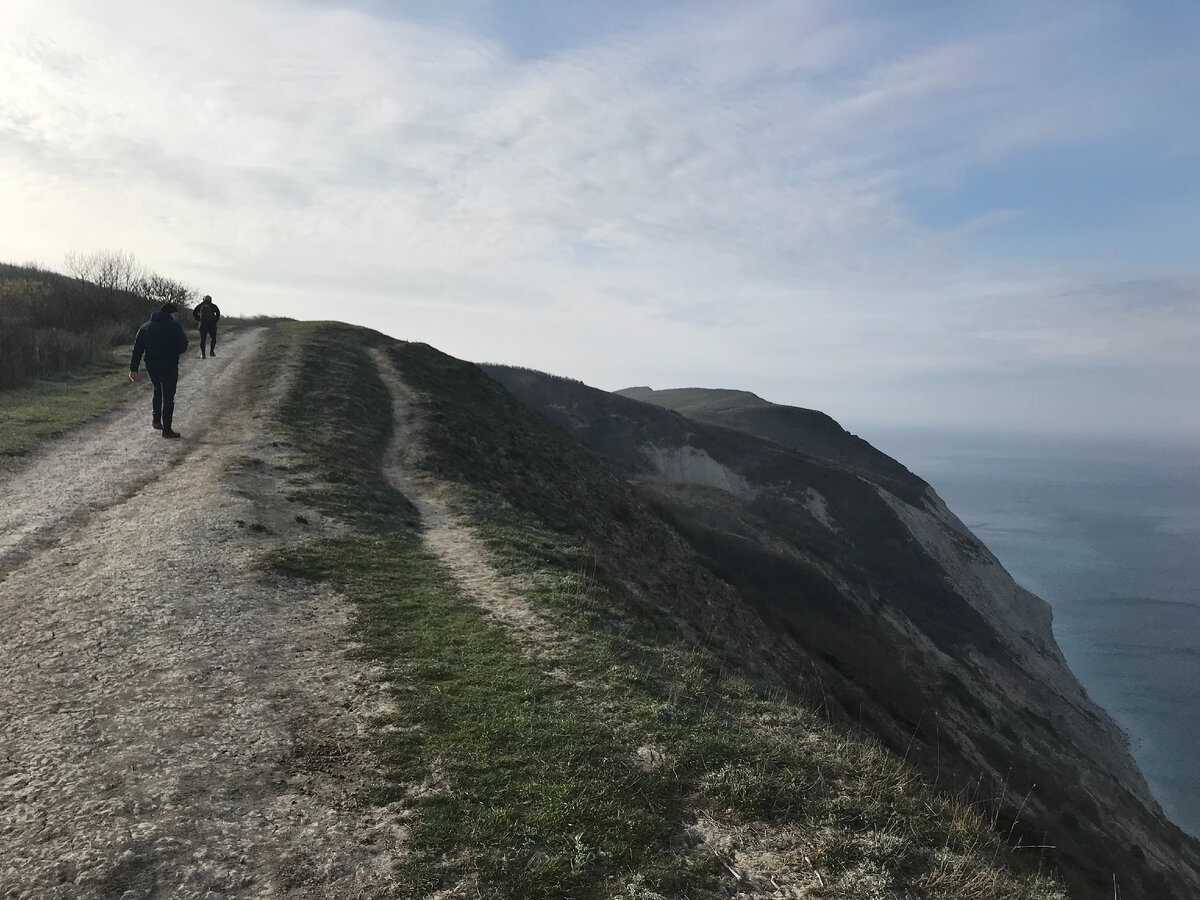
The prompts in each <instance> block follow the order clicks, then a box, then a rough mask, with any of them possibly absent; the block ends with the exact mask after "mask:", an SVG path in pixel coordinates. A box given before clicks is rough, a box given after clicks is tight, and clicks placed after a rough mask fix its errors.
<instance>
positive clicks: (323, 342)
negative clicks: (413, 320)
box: [263, 324, 1058, 900]
mask: <svg viewBox="0 0 1200 900" xmlns="http://www.w3.org/2000/svg"><path fill="white" fill-rule="evenodd" d="M380 346H382V347H388V348H389V350H390V353H391V355H392V358H393V359H394V360H395V361H396V363H397V367H398V368H399V370H400V371H401V373H402V374H403V375H404V377H405V379H406V381H407V382H408V383H409V385H410V386H412V387H414V388H415V389H417V390H418V391H420V392H423V393H424V395H425V396H424V398H423V399H421V400H419V403H420V405H421V408H422V412H423V414H424V416H425V421H426V424H427V429H426V433H425V437H426V440H427V441H428V444H429V449H430V450H431V453H430V455H429V456H428V457H427V458H426V461H425V465H426V466H427V469H428V471H429V472H430V473H431V474H433V475H435V476H437V477H438V478H441V479H443V480H446V481H449V482H451V483H453V484H455V485H457V487H458V489H459V496H460V507H459V508H460V511H461V512H462V513H464V514H466V515H468V516H470V518H471V519H473V520H474V521H475V522H476V524H477V526H478V530H479V533H480V534H481V536H482V537H483V538H484V539H485V541H486V543H487V545H488V547H489V548H490V550H491V551H492V553H493V556H494V560H495V563H496V565H497V566H498V567H499V568H501V569H503V570H505V571H508V572H513V573H519V574H521V575H522V576H523V577H524V578H525V579H526V580H527V581H528V583H529V584H530V588H529V590H528V593H527V597H526V599H527V600H528V602H529V603H530V604H531V605H533V606H534V607H535V608H536V609H537V610H539V611H540V613H541V614H542V615H543V616H544V617H545V618H546V619H547V620H548V621H549V622H551V623H552V625H553V629H554V631H555V633H556V634H557V635H558V637H557V638H556V639H552V640H551V641H550V643H549V644H547V645H542V646H531V645H529V644H527V643H522V642H521V639H518V638H516V637H514V636H513V635H511V634H510V633H508V632H507V631H505V630H504V629H503V628H502V627H501V626H499V625H497V624H496V623H495V621H494V620H492V619H490V618H488V617H487V616H486V615H485V613H484V612H483V611H482V610H481V609H480V607H479V606H478V605H477V604H476V603H475V602H474V601H473V600H472V598H470V597H466V596H464V595H463V594H462V593H461V592H460V591H459V590H458V589H457V588H456V587H455V586H454V584H453V582H452V579H451V578H450V576H449V575H448V573H447V572H446V571H445V569H444V568H443V567H442V566H441V564H440V563H439V561H438V560H437V559H436V558H434V557H432V556H430V555H429V554H428V553H426V552H424V551H423V550H422V549H421V546H420V542H419V540H418V536H417V532H416V527H417V519H416V516H415V511H414V509H413V507H412V506H411V504H410V503H408V501H407V500H405V499H404V498H403V497H401V496H400V495H398V494H397V493H396V492H395V491H393V490H392V489H391V488H390V487H389V486H387V484H386V483H385V481H384V480H383V478H382V476H381V472H380V464H381V460H382V455H383V451H384V448H385V447H386V444H387V441H388V438H389V436H390V433H391V428H392V422H391V413H390V410H391V399H390V397H389V395H388V392H387V389H386V387H385V385H384V384H383V383H382V381H381V380H380V379H379V377H378V374H377V372H376V370H375V367H374V365H373V362H372V360H371V357H370V355H369V352H368V351H369V350H370V349H371V348H372V347H380ZM271 348H274V350H275V351H276V353H275V354H274V355H275V356H278V355H279V354H280V353H282V352H284V351H286V352H288V353H295V354H300V355H301V357H302V359H303V360H304V363H305V364H304V365H303V366H302V367H301V369H300V371H299V373H298V376H297V379H296V382H295V384H294V385H293V388H292V390H291V392H290V395H289V397H288V398H287V400H286V401H285V403H284V404H283V406H282V408H281V422H280V423H279V424H278V426H277V427H278V429H279V432H280V434H281V435H283V436H284V437H285V438H286V439H287V441H288V442H289V443H290V444H292V445H293V446H294V448H295V449H296V450H297V451H298V452H299V454H300V456H301V462H300V465H299V467H298V468H297V469H296V471H295V475H296V483H295V484H294V486H293V489H294V490H295V491H296V492H297V493H299V494H300V495H302V496H303V497H304V498H305V499H306V500H307V501H308V502H310V503H313V504H315V505H317V506H318V507H319V508H321V509H323V510H325V511H326V512H327V513H331V514H334V515H337V516H339V517H340V518H341V519H342V520H343V521H345V522H346V523H347V524H348V525H349V526H350V528H351V531H350V533H349V534H347V535H346V536H344V537H342V538H338V539H335V540H325V541H319V542H314V543H310V544H307V545H303V546H297V547H292V548H289V549H286V550H284V551H281V552H278V553H276V554H275V555H273V556H272V557H271V560H270V563H271V565H272V566H274V567H275V568H276V569H277V570H278V571H281V572H284V573H287V574H289V575H292V576H296V577H304V578H309V579H314V580H322V581H326V582H329V583H331V584H333V585H335V586H336V587H337V588H338V589H339V591H341V592H342V593H343V594H344V595H345V596H347V597H349V598H351V599H352V600H353V601H354V602H355V603H356V604H357V608H358V614H357V617H356V624H355V629H356V631H357V637H358V639H359V640H360V642H361V645H362V649H361V650H360V651H356V652H358V653H360V654H361V655H362V656H363V657H364V658H366V659H369V660H370V661H372V662H373V663H374V664H376V665H378V666H380V667H382V669H383V670H384V672H385V673H386V674H385V676H384V677H385V679H386V680H387V681H388V682H389V683H390V685H391V688H390V690H391V694H392V700H393V704H392V706H391V707H390V710H389V711H388V712H387V713H385V714H380V715H378V716H377V718H376V720H375V721H374V725H375V726H376V728H375V737H374V740H375V742H376V747H377V750H378V752H379V755H380V759H381V761H382V763H383V764H384V767H385V771H386V773H387V777H386V783H385V784H382V785H380V786H379V788H378V790H377V792H376V796H375V797H374V799H375V800H376V801H377V802H380V803H389V802H392V801H396V800H403V801H404V802H405V804H406V805H407V806H409V808H410V809H411V810H412V813H413V819H412V822H411V826H412V832H411V837H410V844H409V846H408V848H407V849H406V852H405V854H404V855H403V857H402V861H401V870H400V871H401V874H402V876H403V878H404V879H405V885H404V890H405V892H406V895H412V896H422V895H424V894H426V893H429V892H432V891H433V890H436V889H438V888H440V887H445V886H449V885H452V884H454V883H455V882H456V881H457V880H459V879H461V878H464V877H469V876H472V875H478V876H479V891H480V894H481V896H485V897H497V898H499V897H535V898H536V897H544V898H552V897H562V898H609V897H615V896H621V897H643V898H649V897H653V896H656V895H663V896H670V897H691V898H702V897H715V896H719V895H720V894H719V890H723V888H721V887H720V885H721V882H722V880H723V879H724V880H725V881H728V875H727V872H726V870H725V866H724V863H722V862H721V861H720V860H719V859H718V858H717V856H716V855H715V852H714V851H712V850H711V849H709V848H706V847H704V846H697V845H696V838H695V837H694V834H693V833H692V832H691V829H690V826H691V825H692V824H693V822H694V821H695V817H696V816H697V815H704V816H708V817H711V818H713V819H715V820H717V821H719V822H720V823H722V827H728V828H730V829H736V828H740V827H743V826H749V825H755V824H756V823H757V825H760V826H761V825H765V826H767V827H770V828H774V829H777V830H778V831H779V833H784V832H786V833H790V834H793V835H794V836H795V842H794V843H795V848H794V849H795V853H797V854H799V853H801V852H802V855H803V856H804V857H805V858H806V860H807V861H809V862H811V864H812V865H814V866H815V867H816V869H817V870H818V871H820V872H821V873H822V878H823V879H824V884H825V887H826V890H825V892H824V894H823V896H826V897H831V898H832V897H855V898H858V897H862V898H870V897H885V896H898V895H900V894H902V893H905V892H907V893H908V894H910V895H912V896H926V897H941V898H947V900H949V898H952V897H953V898H979V900H983V898H988V900H1016V898H1044V900H1049V898H1053V897H1056V896H1058V895H1057V893H1056V891H1055V889H1054V888H1053V887H1052V886H1051V885H1049V884H1047V883H1045V882H1044V881H1042V880H1039V879H1038V878H1036V877H1034V876H1027V875H1010V874H1008V873H1006V872H1005V871H1004V870H1003V869H1002V868H997V867H996V865H994V863H995V862H996V861H997V860H999V861H1001V862H1004V861H1007V860H1009V856H1008V851H1007V849H1006V848H1005V847H1004V845H1003V842H1002V841H1001V840H1000V839H999V838H998V837H997V836H996V834H995V833H994V832H993V830H992V829H991V828H990V827H989V822H988V820H987V808H986V806H985V807H984V808H982V809H973V808H972V807H971V805H970V804H968V803H965V802H962V801H961V800H957V801H956V800H954V799H950V798H945V797H942V796H939V795H937V794H935V793H933V792H931V791H929V790H928V789H926V788H925V787H924V786H923V785H921V784H920V782H919V781H918V779H917V778H916V777H915V776H914V774H913V773H912V771H911V770H910V769H908V768H907V767H906V766H905V765H904V763H903V762H902V761H900V760H897V759H896V758H894V757H892V756H890V755H889V754H887V753H886V752H885V751H884V750H882V749H881V748H880V747H878V746H877V745H875V744H873V743H871V742H870V741H866V740H861V739H858V738H855V737H851V736H848V735H845V734H841V733H839V732H837V731H836V730H834V729H832V728H830V727H829V726H828V725H827V724H826V723H825V722H824V721H823V720H822V719H821V717H820V716H819V715H818V714H817V713H816V712H815V711H813V710H812V709H810V708H808V707H806V706H805V705H804V703H803V702H801V698H800V696H799V695H798V694H797V693H795V692H794V691H793V690H791V689H784V687H782V686H781V685H779V684H776V683H772V682H771V681H770V679H769V678H767V677H766V676H765V675H763V674H762V673H761V672H759V671H758V670H757V669H756V668H755V667H754V666H752V665H742V664H739V660H742V661H744V660H746V659H751V658H752V654H753V652H754V648H747V647H744V646H740V645H739V644H738V641H742V640H748V639H749V638H748V636H747V633H745V632H742V633H739V632H737V630H736V629H732V628H731V629H730V630H729V632H728V633H719V632H718V630H717V627H716V624H715V623H718V622H719V621H721V620H720V619H719V618H715V617H714V616H715V614H714V613H712V612H711V611H708V612H706V611H705V610H706V609H707V606H708V605H710V601H709V600H708V599H706V596H705V591H709V590H712V589H713V584H712V582H711V581H708V580H705V579H704V578H701V577H700V576H697V575H695V574H694V573H693V572H692V570H691V569H688V568H687V567H686V566H685V565H684V563H683V562H680V561H679V559H675V558H672V557H671V555H670V553H669V552H668V551H669V549H670V547H671V546H672V545H671V541H670V536H669V535H668V534H666V533H665V532H664V531H663V530H662V526H661V524H657V525H656V524H655V520H653V518H652V517H651V516H650V514H649V513H648V512H647V511H646V510H644V509H643V508H641V507H639V505H638V504H637V502H636V501H635V500H634V499H633V498H631V497H630V496H629V494H628V493H627V492H626V491H625V490H624V489H623V487H622V485H621V484H620V483H619V482H618V481H617V480H616V479H615V478H614V477H613V476H612V475H611V473H609V472H608V471H607V470H606V469H605V468H604V467H603V466H602V465H601V464H600V463H599V462H598V461H596V460H595V459H594V458H592V457H591V456H590V455H588V454H586V453H584V452H583V451H581V450H580V449H579V448H578V447H577V446H575V445H573V444H572V443H571V442H570V441H569V440H568V439H566V438H565V437H564V436H562V435H561V434H560V433H559V432H557V431H555V430H554V429H552V428H551V427H550V426H549V425H548V424H547V423H545V422H543V421H541V420H540V419H538V418H536V417H533V418H530V415H531V414H529V413H528V412H527V411H523V408H521V407H518V406H516V405H515V401H512V400H511V397H509V396H508V395H507V394H506V393H504V392H500V394H497V393H496V391H497V390H498V389H497V388H495V387H494V383H493V382H491V381H490V379H487V378H486V376H482V373H479V372H478V370H476V369H473V367H469V366H467V365H465V364H462V363H459V362H457V361H454V360H450V358H449V357H445V356H443V355H441V354H438V353H437V352H436V351H433V350H432V349H431V348H427V347H423V346H421V345H399V344H390V343H389V342H388V341H387V339H386V338H384V337H383V336H381V335H376V334H374V333H371V332H366V331H364V330H362V329H354V328H350V327H348V326H341V325H330V324H304V325H300V324H293V325H286V326H281V327H279V328H277V329H275V330H274V331H273V333H272V334H271V335H270V337H269V338H268V350H269V351H270V349H271ZM272 355H273V354H272V353H271V352H268V353H267V354H264V359H268V360H269V359H271V358H272ZM263 365H268V363H266V362H264V363H263ZM481 378H482V380H480V379H481ZM656 562H657V563H658V564H659V568H658V569H657V570H653V571H647V570H646V569H647V567H650V566H654V565H655V564H656ZM631 584H633V585H640V586H641V587H640V588H639V587H631V586H630V585H631ZM725 612H726V613H728V611H725ZM642 747H655V748H659V749H661V751H662V753H663V756H662V757H661V759H660V761H659V763H658V764H657V765H654V766H643V765H639V764H638V762H637V751H638V749H639V748H642ZM888 892H891V893H888Z"/></svg>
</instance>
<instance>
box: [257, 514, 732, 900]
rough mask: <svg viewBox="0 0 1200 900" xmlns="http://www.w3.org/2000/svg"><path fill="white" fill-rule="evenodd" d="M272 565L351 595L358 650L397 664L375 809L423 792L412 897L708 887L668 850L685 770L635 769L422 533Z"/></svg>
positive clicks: (415, 802)
mask: <svg viewBox="0 0 1200 900" xmlns="http://www.w3.org/2000/svg"><path fill="white" fill-rule="evenodd" d="M276 565H277V567H278V568H279V569H280V570H281V571H283V572H285V573H288V574H292V575H300V576H304V577H308V578H318V579H326V580H330V581H333V582H334V583H335V584H336V585H337V586H338V588H339V589H340V590H342V591H344V592H345V593H346V594H347V595H348V596H350V597H352V598H354V599H355V601H356V602H357V603H358V604H359V617H358V622H357V627H356V631H357V632H358V634H357V637H358V638H359V640H361V641H362V643H363V650H362V651H361V652H362V654H363V655H364V656H365V657H366V658H369V659H371V660H372V661H374V662H376V663H380V662H383V663H385V664H387V665H388V668H389V672H388V675H387V678H388V680H389V681H390V682H391V683H392V685H393V687H392V698H393V701H394V707H393V710H392V711H391V712H390V713H388V714H387V715H380V716H378V717H377V719H376V721H375V724H376V725H377V726H379V732H378V734H379V736H378V739H377V740H378V749H379V753H380V756H381V758H382V760H383V761H384V762H385V763H386V764H387V766H388V770H389V773H390V779H391V783H390V784H389V785H388V786H386V787H385V788H383V789H382V790H381V792H380V795H379V797H378V800H379V801H380V802H390V801H393V800H397V799H403V798H405V797H409V796H410V794H412V791H413V787H414V786H416V785H421V784H425V786H426V790H425V792H423V793H418V795H417V796H416V797H415V798H413V799H410V804H411V806H412V807H413V808H414V810H415V812H416V813H417V816H416V820H415V826H414V829H413V833H412V845H411V847H410V850H412V851H415V852H414V853H413V854H412V855H411V856H410V857H409V859H408V861H407V862H406V864H405V866H404V869H403V874H404V876H405V878H406V880H407V883H406V885H405V888H406V891H408V892H410V893H411V894H412V895H413V896H419V895H422V894H424V893H426V892H428V891H432V890H434V889H436V888H437V887H438V886H440V885H442V884H444V883H446V882H447V881H452V880H453V879H454V877H455V876H456V874H458V873H460V872H462V871H468V872H477V873H478V874H479V876H480V881H481V884H482V885H483V886H484V887H483V890H484V892H485V894H484V895H485V896H494V897H529V898H546V900H550V898H571V897H606V896H608V895H609V893H611V892H612V891H613V890H615V889H616V886H617V882H619V881H621V879H622V878H626V877H628V876H631V875H632V874H633V873H639V874H640V876H641V878H642V880H643V881H644V882H645V883H647V884H651V885H655V886H656V887H657V888H658V889H660V890H661V889H667V890H670V891H672V892H673V893H675V894H677V895H688V896H708V895H710V894H711V890H712V888H713V887H714V882H713V871H712V865H711V861H709V860H706V859H704V858H699V859H693V860H689V861H684V862H683V863H682V864H681V863H680V862H679V860H677V859H676V858H675V854H674V853H673V852H672V849H671V841H672V837H673V835H675V834H676V832H677V821H678V815H679V811H678V790H677V787H678V785H677V780H676V778H675V777H674V775H673V774H670V773H651V772H646V771H642V770H641V769H639V768H638V767H637V766H635V765H634V750H635V749H636V748H635V747H633V746H630V745H629V744H628V743H626V742H624V741H622V740H621V739H620V736H619V735H618V734H616V733H614V732H613V730H611V729H609V728H607V727H604V725H603V723H601V722H598V721H597V718H596V712H595V709H594V708H593V706H592V704H591V703H590V702H589V700H590V697H589V696H588V693H589V692H588V691H586V690H583V689H581V688H579V687H578V686H576V685H575V684H574V683H573V682H572V680H571V679H562V678H554V677H551V676H550V674H549V673H548V672H547V671H546V670H545V669H544V668H543V667H542V666H541V665H539V664H538V663H537V662H535V661H532V660H531V659H530V658H529V657H528V656H527V655H526V654H525V653H524V652H523V651H522V647H521V646H520V645H519V644H517V643H516V642H515V640H514V639H513V638H512V637H510V636H509V635H507V634H506V633H505V632H503V631H502V630H500V629H498V628H497V627H496V626H495V625H494V624H492V623H491V622H490V621H488V620H487V619H486V617H485V616H484V614H483V612H482V611H481V610H480V608H479V607H478V606H477V605H476V604H475V603H473V602H472V601H471V600H470V599H469V598H467V597H464V596H463V595H462V594H461V593H460V592H459V591H458V590H457V588H455V587H454V586H453V584H452V583H451V581H450V580H449V578H448V576H447V574H446V572H445V571H444V569H443V568H442V567H441V565H440V564H439V563H438V561H437V560H436V559H435V558H433V557H431V556H429V555H428V554H426V553H423V552H421V550H420V549H419V547H418V543H417V540H416V538H415V537H414V536H412V535H409V534H397V535H391V536H388V537H376V538H374V539H366V538H349V539H345V540H339V541H329V542H324V543H321V544H317V545H312V546H309V547H307V548H305V549H303V550H297V551H292V552H289V553H286V554H285V555H282V556H280V557H278V558H277V560H276Z"/></svg>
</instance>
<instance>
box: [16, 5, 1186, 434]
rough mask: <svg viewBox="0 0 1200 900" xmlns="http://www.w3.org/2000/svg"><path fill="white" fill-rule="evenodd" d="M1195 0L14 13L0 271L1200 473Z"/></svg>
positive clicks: (614, 378) (480, 356) (55, 9)
mask: <svg viewBox="0 0 1200 900" xmlns="http://www.w3.org/2000/svg"><path fill="white" fill-rule="evenodd" d="M1198 44H1200V4H1196V3H1194V2H1191V0H1178V2H1169V0H1151V2H1105V0H1086V2H1084V0H1059V2H1055V3H1044V2H1040V0H1039V2H1026V0H1006V2H995V3H992V2H980V3H958V2H950V0H945V2H933V0H916V2H910V3H903V4H897V3H891V2H886V0H876V2H867V0H862V2H859V0H838V2H832V0H830V2H804V0H787V2H772V0H762V2H751V3H745V2H734V0H728V2H720V3H715V2H704V0H679V2H669V0H638V2H635V0H621V2H617V0H578V2H571V3H564V2H560V0H463V2H459V3H455V2H451V0H444V2H436V0H414V2H408V3H399V2H383V0H375V2H368V0H363V2H333V0H258V2H255V3H253V4H249V3H244V2H241V0H235V2H226V0H206V2H205V3H194V2H184V0H106V2H99V3H98V2H95V0H0V261H4V262H12V263H18V264H20V263H25V262H34V263H37V264H39V265H42V266H44V267H47V268H51V269H57V270H60V271H64V270H65V269H66V264H65V256H66V254H67V253H72V252H73V253H90V252H95V251H104V250H118V249H119V250H124V251H127V252H130V253H133V254H134V255H135V256H136V257H137V258H138V259H139V260H140V261H141V262H143V263H144V264H145V265H147V266H148V267H150V268H152V269H153V270H155V271H157V272H159V273H160V274H163V275H167V276H168V277H172V278H175V279H177V280H180V281H183V282H185V283H186V284H188V285H190V286H192V287H194V288H196V289H197V290H198V291H200V292H201V293H207V294H211V295H212V296H213V298H214V300H215V301H216V302H217V303H218V305H220V306H221V308H222V310H223V311H224V312H226V313H231V314H256V313H262V314H278V315H289V316H293V317H296V318H302V319H317V318H320V319H338V320H342V321H348V322H353V323H356V324H361V325H367V326H370V327H372V328H375V329H378V330H379V331H382V332H385V333H387V334H389V335H392V336H394V337H397V338H402V339H405V340H414V341H424V342H427V343H430V344H433V345H434V346H436V347H438V348H439V349H441V350H444V351H445V352H447V353H450V354H452V355H454V356H458V357H461V358H464V359H470V360H474V361H481V362H483V361H487V362H500V363H509V364H514V365H523V366H530V367H533V368H537V369H542V370H545V371H550V372H554V373H556V374H561V375H568V376H571V377H575V378H579V379H582V380H583V381H586V382H588V383H589V384H593V385H596V386H598V387H602V388H606V389H617V388H621V387H626V386H630V385H650V386H652V387H655V388H667V387H685V386H701V387H728V388H739V389H744V390H751V391H754V392H755V393H758V394H759V395H761V396H763V397H766V398H767V399H770V400H774V401H776V402H780V403H789V404H793V405H798V406H806V407H812V408H817V409H822V410H824V411H825V412H827V413H829V414H830V415H832V416H834V417H835V418H836V419H838V420H839V421H840V422H841V423H842V424H843V425H844V426H846V427H847V428H849V429H850V430H852V431H856V432H858V433H862V434H864V436H867V437H869V436H870V434H871V429H873V428H877V427H888V426H901V425H903V426H930V427H945V428H970V429H980V430H987V431H993V430H999V431H1014V432H1015V431H1027V432H1047V431H1049V432H1056V433H1071V434H1083V435H1111V434H1117V435H1122V434H1150V435H1154V436H1164V437H1165V436H1172V437H1176V438H1180V439H1183V440H1185V441H1192V440H1195V439H1200V359H1198V357H1197V353H1196V349H1197V347H1200V254H1198V252H1197V251H1198V250H1200V115H1198V114H1197V111H1200V53H1197V52H1196V47H1197V45H1198Z"/></svg>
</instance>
